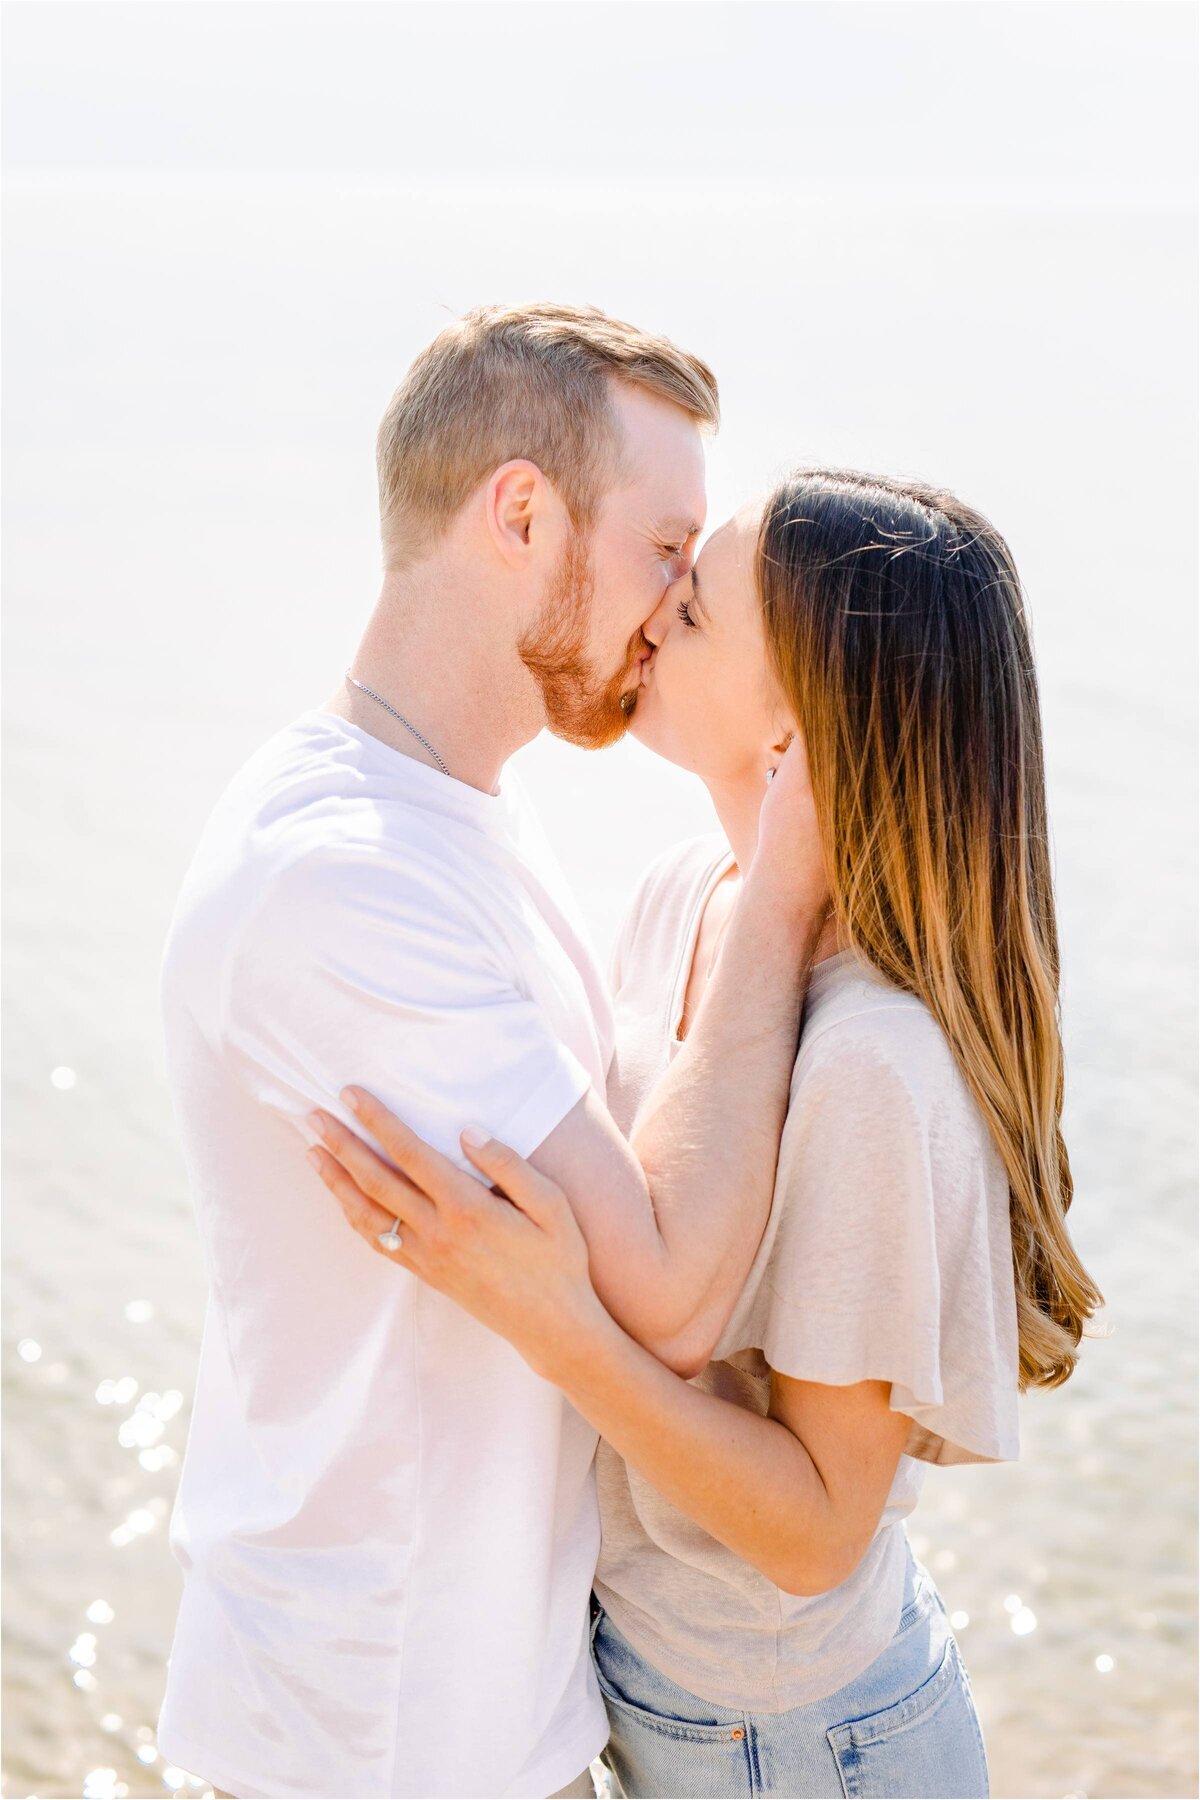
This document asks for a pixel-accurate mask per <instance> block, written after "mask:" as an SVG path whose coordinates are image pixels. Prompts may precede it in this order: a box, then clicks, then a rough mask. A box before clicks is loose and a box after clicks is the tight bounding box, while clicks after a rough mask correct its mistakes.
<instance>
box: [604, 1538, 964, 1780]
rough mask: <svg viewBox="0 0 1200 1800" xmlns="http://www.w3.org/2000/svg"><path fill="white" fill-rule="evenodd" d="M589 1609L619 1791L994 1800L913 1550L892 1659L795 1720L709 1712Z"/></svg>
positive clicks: (937, 1599) (945, 1632) (938, 1608)
mask: <svg viewBox="0 0 1200 1800" xmlns="http://www.w3.org/2000/svg"><path fill="white" fill-rule="evenodd" d="M592 1606H593V1613H594V1616H593V1619H592V1656H593V1659H594V1662H595V1665H596V1674H597V1676H598V1678H599V1682H600V1687H601V1690H602V1692H603V1694H604V1699H605V1704H606V1706H607V1707H608V1718H609V1726H610V1733H611V1735H610V1737H609V1740H608V1748H607V1749H606V1750H605V1752H604V1761H605V1763H606V1764H607V1765H608V1768H609V1771H610V1773H611V1775H612V1777H613V1791H614V1793H621V1794H626V1795H629V1796H638V1797H639V1800H641V1797H642V1796H651V1795H663V1796H674V1797H676V1800H707V1797H708V1796H714V1797H720V1800H734V1797H735V1796H740V1795H743V1794H787V1795H793V1796H805V1797H806V1800H817V1797H818V1796H822V1795H832V1796H834V1797H835V1800H836V1796H838V1795H862V1796H870V1795H880V1796H886V1797H887V1800H900V1797H901V1796H904V1795H914V1796H917V1797H918V1800H933V1797H934V1796H937V1795H950V1796H955V1797H956V1800H974V1797H975V1796H979V1795H984V1796H985V1795H986V1794H987V1792H988V1772H987V1757H986V1755H985V1752H984V1747H983V1734H982V1732H981V1731H980V1729H979V1720H978V1718H977V1717H976V1713H975V1702H974V1700H973V1698H972V1696H971V1683H970V1679H969V1677H968V1675H967V1671H966V1669H965V1667H964V1665H963V1662H962V1659H961V1657H960V1656H959V1652H958V1645H957V1643H956V1642H955V1639H954V1634H953V1632H952V1631H951V1630H950V1623H949V1620H948V1619H947V1617H946V1609H945V1606H944V1605H943V1603H942V1597H941V1595H940V1594H939V1593H938V1590H937V1586H936V1584H935V1582H934V1580H933V1577H932V1576H931V1575H930V1574H929V1572H928V1570H927V1569H925V1568H924V1566H923V1565H922V1564H921V1563H919V1562H917V1561H916V1559H915V1558H914V1557H912V1555H911V1552H910V1561H909V1568H908V1573H907V1577H906V1584H905V1592H904V1598H903V1602H902V1606H901V1612H900V1618H899V1621H898V1623H897V1626H896V1634H895V1636H894V1637H893V1639H892V1641H891V1643H890V1644H889V1645H888V1647H887V1649H886V1650H884V1651H882V1652H881V1653H880V1655H879V1656H877V1657H876V1658H875V1661H874V1662H873V1663H871V1665H870V1666H869V1668H867V1669H865V1670H864V1671H863V1673H862V1674H861V1675H858V1676H856V1677H855V1679H854V1680H853V1681H851V1682H848V1683H847V1684H846V1686H845V1687H842V1688H839V1689H838V1690H837V1692H836V1693H834V1694H830V1695H828V1696H827V1697H826V1698H825V1699H824V1700H813V1701H811V1702H810V1703H809V1704H808V1705H806V1706H796V1707H793V1708H792V1709H791V1710H790V1711H788V1712H781V1713H765V1712H764V1713H760V1712H737V1711H734V1710H731V1709H730V1708H729V1707H724V1706H713V1705H710V1704H709V1702H708V1701H707V1700H702V1699H700V1698H699V1697H698V1696H697V1695H695V1694H691V1693H689V1692H688V1691H687V1690H686V1689H685V1688H681V1687H677V1686H676V1684H675V1683H674V1682H673V1681H668V1680H667V1678H666V1676H664V1675H660V1674H659V1673H658V1670H657V1669H655V1668H653V1667H652V1666H651V1664H650V1663H648V1662H646V1661H645V1659H644V1658H643V1657H641V1656H639V1654H638V1652H637V1651H636V1650H635V1649H634V1648H633V1647H632V1645H631V1644H630V1643H629V1642H628V1641H627V1639H625V1638H623V1637H622V1636H621V1634H620V1632H619V1631H618V1630H617V1629H616V1627H615V1626H614V1625H613V1624H612V1622H611V1620H610V1619H609V1617H608V1615H607V1613H605V1611H604V1609H603V1608H602V1607H601V1606H600V1605H599V1602H598V1601H597V1600H595V1598H593V1601H592Z"/></svg>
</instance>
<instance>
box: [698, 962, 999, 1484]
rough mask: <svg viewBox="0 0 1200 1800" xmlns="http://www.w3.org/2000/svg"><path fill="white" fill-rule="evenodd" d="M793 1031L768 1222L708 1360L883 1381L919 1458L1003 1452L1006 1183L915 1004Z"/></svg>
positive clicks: (944, 1052) (981, 1457)
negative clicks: (732, 1358)
mask: <svg viewBox="0 0 1200 1800" xmlns="http://www.w3.org/2000/svg"><path fill="white" fill-rule="evenodd" d="M902 999H903V1003H902V1004H889V1005H880V1006H878V1007H876V1008H872V1007H870V1006H867V1007H866V1008H865V1009H864V1010H863V1011H861V1012H855V1013H853V1014H852V1015H851V1016H849V1017H847V1018H844V1019H841V1020H839V1021H838V1022H837V1023H835V1024H833V1025H832V1026H830V1027H829V1028H828V1029H827V1030H825V1031H824V1032H822V1033H819V1034H818V1035H817V1037H816V1038H815V1040H814V1041H810V1042H805V1041H803V1040H802V1044H801V1053H800V1057H799V1059H798V1061H797V1067H796V1075H795V1078H794V1080H793V1086H792V1098H791V1104H790V1108H789V1113H788V1119H787V1123H786V1126H785V1130H784V1135H783V1140H782V1142H781V1145H780V1157H779V1170H778V1178H777V1184H776V1192H775V1199H774V1204H773V1208H772V1215H771V1220H770V1222H769V1226H768V1231H767V1233H766V1235H765V1236H764V1240H763V1244H762V1245H761V1246H760V1250H759V1256H758V1258H757V1259H756V1264H755V1267H754V1269H753V1270H752V1271H751V1277H750V1281H749V1283H748V1284H747V1304H746V1305H745V1306H743V1307H742V1308H739V1310H738V1312H735V1315H734V1318H733V1320H731V1322H730V1327H729V1328H728V1329H727V1331H726V1334H725V1336H724V1337H723V1339H722V1342H721V1344H720V1345H719V1346H718V1352H717V1354H718V1356H728V1355H730V1354H732V1353H733V1351H734V1350H735V1349H743V1348H749V1347H751V1346H753V1347H755V1348H758V1349H761V1351H762V1354H763V1355H764V1357H765V1359H766V1361H767V1363H768V1364H769V1365H770V1367H771V1368H772V1369H774V1370H776V1371H777V1372H778V1373H780V1374H782V1375H790V1376H793V1377H795V1378H796V1379H797V1380H801V1381H814V1382H823V1383H827V1384H829V1385H831V1386H835V1387H840V1386H844V1385H848V1384H850V1383H853V1382H858V1381H868V1380H875V1381H886V1382H890V1383H891V1406H892V1409H893V1411H896V1412H903V1413H906V1414H907V1415H908V1416H909V1418H911V1420H912V1421H913V1426H912V1430H911V1432H910V1434H909V1439H908V1441H907V1443H906V1445H905V1451H906V1453H907V1454H908V1455H910V1456H916V1457H920V1458H922V1459H923V1460H925V1461H928V1462H942V1463H951V1462H992V1461H1002V1460H1007V1459H1010V1458H1013V1457H1015V1456H1016V1455H1017V1453H1018V1437H1017V1411H1016V1401H1017V1338H1016V1304H1015V1297H1014V1287H1013V1273H1012V1251H1011V1243H1010V1227H1009V1221H1008V1183H1007V1179H1006V1176H1005V1173H1004V1168H1003V1164H1002V1162H1001V1160H1000V1157H999V1155H998V1152H997V1151H996V1149H995V1146H994V1145H993V1143H992V1141H991V1138H990V1135H989V1133H988V1131H987V1128H986V1126H985V1124H984V1121H983V1117H982V1114H981V1113H980V1112H979V1109H978V1107H977V1105H976V1103H975V1101H974V1098H973V1096H972V1095H971V1094H970V1092H969V1090H968V1089H967V1087H966V1084H965V1082H964V1081H963V1079H962V1077H961V1075H960V1073H959V1071H958V1068H957V1065H956V1064H955V1062H954V1059H953V1056H952V1054H951V1052H950V1049H949V1045H948V1044H947V1043H946V1040H945V1038H944V1037H943V1035H942V1033H941V1031H940V1030H939V1028H938V1026H937V1024H936V1022H935V1021H934V1019H933V1018H932V1016H931V1015H930V1014H929V1013H928V1011H927V1010H926V1009H925V1008H924V1007H923V1006H922V1005H921V1003H920V1002H919V1001H916V1000H913V999H912V998H911V997H909V996H904V997H902Z"/></svg>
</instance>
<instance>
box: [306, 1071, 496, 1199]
mask: <svg viewBox="0 0 1200 1800" xmlns="http://www.w3.org/2000/svg"><path fill="white" fill-rule="evenodd" d="M338 1098H339V1099H340V1100H341V1102H342V1104H343V1106H345V1107H347V1108H348V1109H349V1110H350V1111H351V1112H352V1113H353V1114H354V1116H355V1118H356V1119H357V1120H358V1122H359V1124H360V1125H361V1126H362V1127H363V1129H364V1130H365V1131H369V1132H370V1134H371V1136H372V1137H373V1138H374V1139H375V1142H376V1143H377V1144H382V1145H383V1148H384V1149H385V1150H386V1152H387V1154H388V1156H389V1157H390V1158H391V1160H392V1162H394V1163H395V1165H396V1167H397V1169H399V1170H401V1172H402V1173H403V1174H405V1175H407V1176H408V1178H409V1180H410V1181H412V1182H414V1183H415V1184H416V1186H417V1187H418V1188H420V1189H421V1190H422V1191H423V1192H424V1193H426V1194H428V1195H430V1197H431V1198H432V1199H434V1200H441V1199H443V1198H446V1199H449V1198H451V1197H458V1196H461V1195H462V1194H463V1192H464V1183H465V1186H466V1190H467V1191H468V1192H469V1190H470V1189H471V1188H473V1187H474V1186H476V1183H475V1182H473V1181H472V1180H471V1178H470V1176H469V1175H467V1176H464V1174H463V1172H462V1170H461V1169H459V1168H456V1167H455V1165H454V1164H453V1163H452V1162H451V1161H450V1158H449V1157H448V1156H443V1155H442V1154H441V1152H440V1151H439V1150H435V1149H434V1148H433V1146H432V1144H427V1143H426V1142H425V1139H424V1138H423V1137H418V1136H417V1133H416V1132H415V1131H413V1130H412V1129H411V1128H410V1127H409V1126H407V1125H406V1124H405V1123H404V1121H403V1119H398V1118H397V1117H396V1115H395V1113H394V1112H392V1111H391V1110H390V1109H389V1108H388V1107H386V1106H385V1105H384V1104H383V1101H382V1100H378V1099H376V1097H375V1095H374V1094H369V1093H368V1092H367V1090H366V1088H360V1087H348V1088H343V1089H342V1091H341V1093H340V1094H339V1096H338Z"/></svg>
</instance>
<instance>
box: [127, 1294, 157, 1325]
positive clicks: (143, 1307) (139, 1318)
mask: <svg viewBox="0 0 1200 1800" xmlns="http://www.w3.org/2000/svg"><path fill="white" fill-rule="evenodd" d="M125 1317H126V1318H127V1319H128V1320H129V1323H130V1324H131V1325H144V1324H145V1323H146V1322H147V1320H148V1319H152V1318H153V1317H154V1307H153V1306H152V1305H151V1303H150V1301H149V1300H129V1301H127V1302H126V1305H125Z"/></svg>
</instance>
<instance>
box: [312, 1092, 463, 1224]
mask: <svg viewBox="0 0 1200 1800" xmlns="http://www.w3.org/2000/svg"><path fill="white" fill-rule="evenodd" d="M308 1123H309V1125H310V1126H311V1127H312V1129H313V1131H315V1132H316V1134H317V1136H318V1137H319V1138H320V1140H321V1142H322V1144H324V1146H325V1148H326V1150H327V1151H329V1152H330V1153H331V1154H332V1155H333V1156H334V1157H335V1158H336V1159H337V1161H338V1163H340V1164H341V1166H342V1168H343V1169H344V1170H345V1171H346V1172H347V1174H348V1175H350V1176H351V1177H352V1178H353V1180H354V1182H355V1183H356V1185H357V1186H358V1188H359V1189H360V1190H361V1191H362V1193H363V1194H364V1195H366V1196H367V1197H368V1198H369V1199H371V1200H374V1201H376V1202H377V1203H378V1204H379V1205H380V1206H381V1207H383V1208H385V1209H386V1210H387V1211H388V1215H389V1217H390V1218H393V1219H396V1218H404V1219H406V1220H407V1221H408V1222H409V1224H410V1225H415V1226H417V1227H419V1228H420V1227H426V1226H428V1225H429V1224H430V1223H431V1222H432V1219H433V1212H434V1208H433V1202H432V1201H431V1200H429V1199H428V1197H427V1196H426V1195H425V1194H423V1193H422V1192H421V1190H420V1188H418V1187H417V1186H415V1185H414V1183H413V1182H411V1181H409V1180H408V1178H407V1176H405V1175H402V1174H400V1173H399V1171H398V1170H396V1169H393V1168H390V1167H389V1165H388V1164H387V1163H385V1162H384V1160H383V1158H382V1157H381V1156H377V1155H376V1154H375V1152H374V1150H372V1149H371V1147H370V1145H369V1144H364V1143H363V1141H362V1139H361V1138H360V1137H357V1136H356V1135H355V1134H354V1132H353V1131H348V1130H347V1129H346V1127H345V1126H344V1125H343V1124H342V1123H341V1121H340V1120H339V1119H335V1118H334V1117H333V1115H332V1114H331V1113H327V1112H323V1111H321V1110H320V1109H319V1108H318V1109H317V1110H316V1111H315V1112H311V1113H309V1115H308ZM322 1174H323V1171H322ZM326 1185H329V1184H328V1183H327V1184H326ZM340 1197H341V1196H340V1194H339V1198H340Z"/></svg>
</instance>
